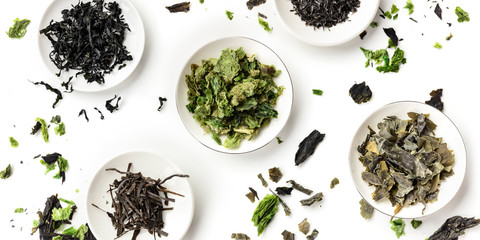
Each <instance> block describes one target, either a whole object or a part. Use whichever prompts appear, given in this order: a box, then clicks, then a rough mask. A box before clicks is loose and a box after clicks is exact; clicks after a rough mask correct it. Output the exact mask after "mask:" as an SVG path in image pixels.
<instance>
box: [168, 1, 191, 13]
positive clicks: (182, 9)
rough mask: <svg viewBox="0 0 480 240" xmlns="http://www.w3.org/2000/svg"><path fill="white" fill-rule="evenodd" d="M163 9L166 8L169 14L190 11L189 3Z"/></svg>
mask: <svg viewBox="0 0 480 240" xmlns="http://www.w3.org/2000/svg"><path fill="white" fill-rule="evenodd" d="M165 8H167V9H168V11H170V13H177V12H188V11H190V2H181V3H177V4H173V5H171V6H166V7H165Z"/></svg>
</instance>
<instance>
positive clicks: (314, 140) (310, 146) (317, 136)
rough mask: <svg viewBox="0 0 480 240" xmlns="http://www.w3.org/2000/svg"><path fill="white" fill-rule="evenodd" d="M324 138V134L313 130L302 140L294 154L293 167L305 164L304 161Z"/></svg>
mask: <svg viewBox="0 0 480 240" xmlns="http://www.w3.org/2000/svg"><path fill="white" fill-rule="evenodd" d="M324 137H325V134H322V133H320V132H319V131H317V130H313V131H312V132H311V133H310V134H309V135H308V136H307V137H306V138H305V139H303V141H302V142H300V144H299V145H298V150H297V153H296V154H295V166H298V165H300V164H301V163H303V162H305V160H307V158H308V157H309V156H310V155H312V154H313V153H314V152H315V148H316V147H317V145H318V144H319V143H320V142H322V141H323V138H324Z"/></svg>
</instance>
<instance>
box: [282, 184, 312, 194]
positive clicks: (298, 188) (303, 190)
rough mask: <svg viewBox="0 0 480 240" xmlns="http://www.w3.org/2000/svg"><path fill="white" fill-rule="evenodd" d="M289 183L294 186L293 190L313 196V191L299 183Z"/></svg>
mask: <svg viewBox="0 0 480 240" xmlns="http://www.w3.org/2000/svg"><path fill="white" fill-rule="evenodd" d="M287 183H290V184H292V187H293V189H295V190H297V191H300V192H303V193H305V194H307V195H310V194H312V192H313V191H312V190H310V189H308V188H305V187H303V186H302V185H300V184H298V183H297V182H295V181H294V180H288V181H287Z"/></svg>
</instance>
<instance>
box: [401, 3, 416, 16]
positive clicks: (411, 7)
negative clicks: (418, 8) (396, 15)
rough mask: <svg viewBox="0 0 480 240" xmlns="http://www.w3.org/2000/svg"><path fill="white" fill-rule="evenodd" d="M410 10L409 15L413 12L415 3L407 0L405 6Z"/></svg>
mask: <svg viewBox="0 0 480 240" xmlns="http://www.w3.org/2000/svg"><path fill="white" fill-rule="evenodd" d="M403 8H405V9H407V10H408V15H411V14H412V13H413V9H414V5H413V3H412V0H407V3H406V4H405V7H403Z"/></svg>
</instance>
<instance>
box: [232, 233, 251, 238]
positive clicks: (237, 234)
mask: <svg viewBox="0 0 480 240" xmlns="http://www.w3.org/2000/svg"><path fill="white" fill-rule="evenodd" d="M231 238H232V239H235V240H250V237H249V236H247V234H243V233H232V236H231Z"/></svg>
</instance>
